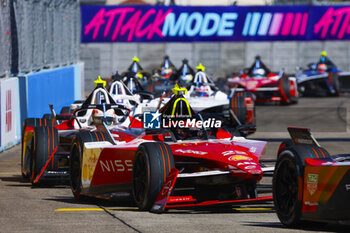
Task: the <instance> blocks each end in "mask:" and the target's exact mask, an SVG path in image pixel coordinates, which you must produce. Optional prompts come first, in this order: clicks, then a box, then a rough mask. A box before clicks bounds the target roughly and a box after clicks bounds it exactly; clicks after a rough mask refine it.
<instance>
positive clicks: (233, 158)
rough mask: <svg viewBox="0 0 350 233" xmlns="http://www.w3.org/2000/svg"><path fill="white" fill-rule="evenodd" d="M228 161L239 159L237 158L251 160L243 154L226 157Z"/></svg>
mask: <svg viewBox="0 0 350 233" xmlns="http://www.w3.org/2000/svg"><path fill="white" fill-rule="evenodd" d="M228 160H230V161H239V160H252V159H251V158H249V157H247V156H244V155H234V156H231V157H230V158H228Z"/></svg>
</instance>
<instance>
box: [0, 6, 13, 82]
mask: <svg viewBox="0 0 350 233" xmlns="http://www.w3.org/2000/svg"><path fill="white" fill-rule="evenodd" d="M10 32H11V30H10V6H9V4H8V0H0V56H1V57H0V77H3V76H6V75H7V74H8V73H9V72H10V69H11V68H10V59H11V40H10Z"/></svg>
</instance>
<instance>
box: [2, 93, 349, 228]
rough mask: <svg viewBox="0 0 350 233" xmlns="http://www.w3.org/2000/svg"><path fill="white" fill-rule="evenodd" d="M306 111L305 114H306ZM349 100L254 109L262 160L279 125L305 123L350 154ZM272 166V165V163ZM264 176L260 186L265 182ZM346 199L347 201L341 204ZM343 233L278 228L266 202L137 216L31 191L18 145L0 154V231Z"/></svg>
mask: <svg viewBox="0 0 350 233" xmlns="http://www.w3.org/2000/svg"><path fill="white" fill-rule="evenodd" d="M310 109H311V110H310ZM349 111H350V98H349V97H348V96H344V97H340V98H303V99H300V101H299V104H298V105H293V106H258V107H257V112H256V117H257V125H258V131H257V132H256V133H255V134H253V135H251V136H250V138H258V139H265V140H267V141H268V142H269V147H268V149H267V152H266V155H264V156H263V158H265V159H273V158H275V157H276V151H277V148H278V146H279V144H280V142H281V141H282V140H283V139H285V138H288V134H287V133H286V130H285V126H287V125H291V122H292V123H293V124H292V125H294V126H304V127H307V126H308V125H311V126H312V127H311V128H312V130H313V131H315V133H314V134H315V136H316V138H318V139H319V142H320V144H321V145H322V146H324V147H325V148H327V150H328V151H329V152H330V153H331V154H343V153H350V143H349V141H350V130H349V129H348V128H349V125H348V124H347V122H350V121H349V116H350V114H349ZM272 165H273V164H272ZM269 182H270V179H269V178H264V180H263V183H267V184H268V183H269ZM347 201H348V200H347ZM300 231H312V232H320V231H321V232H333V231H343V232H349V229H348V227H345V226H338V225H327V226H326V227H322V228H321V227H319V228H317V227H316V228H301V229H287V228H285V227H283V226H282V225H281V224H280V222H279V220H278V218H277V216H276V214H275V212H274V210H273V204H272V203H264V204H259V205H253V206H229V207H220V208H204V209H197V210H181V209H177V210H169V211H168V212H166V213H163V214H152V213H148V212H141V211H138V210H137V208H135V207H134V206H133V205H132V203H131V202H130V201H129V200H121V201H119V202H108V201H100V200H96V199H90V200H87V201H86V202H77V201H76V200H75V199H74V198H73V195H72V193H71V190H70V188H69V187H68V186H66V185H58V186H52V187H39V188H32V187H31V185H30V183H28V182H27V181H25V180H23V179H22V177H21V175H20V146H15V147H13V148H11V149H9V150H7V151H5V152H2V153H0V232H1V233H4V232H259V233H261V232H300Z"/></svg>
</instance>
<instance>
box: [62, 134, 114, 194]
mask: <svg viewBox="0 0 350 233" xmlns="http://www.w3.org/2000/svg"><path fill="white" fill-rule="evenodd" d="M98 141H109V142H111V139H110V137H109V135H108V134H107V133H103V132H98V131H93V132H91V131H89V130H81V131H79V132H78V133H77V135H76V136H75V137H74V139H73V144H72V147H71V153H70V157H69V174H70V186H71V189H72V193H73V195H74V197H75V199H77V200H80V199H81V198H82V196H81V194H82V189H83V186H82V161H83V156H84V155H83V151H84V143H85V142H98Z"/></svg>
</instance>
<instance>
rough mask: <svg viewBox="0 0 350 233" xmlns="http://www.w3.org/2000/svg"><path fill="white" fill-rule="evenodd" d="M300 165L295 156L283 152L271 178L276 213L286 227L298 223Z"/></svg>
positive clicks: (300, 204) (299, 212)
mask: <svg viewBox="0 0 350 233" xmlns="http://www.w3.org/2000/svg"><path fill="white" fill-rule="evenodd" d="M300 165H301V164H300V162H299V161H298V160H297V158H296V156H295V154H294V153H293V152H292V151H290V150H285V151H283V152H282V153H281V155H280V158H279V159H278V160H277V163H276V167H275V172H274V176H273V201H274V205H275V208H276V213H277V216H278V218H279V219H280V221H281V223H282V224H283V225H285V226H288V227H295V226H297V225H298V224H299V223H300V217H301V207H302V201H301V200H299V196H298V195H299V192H300V191H301V189H302V187H303V184H302V179H300V178H302V174H301V173H300V168H301V166H300ZM298 167H299V169H298Z"/></svg>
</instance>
